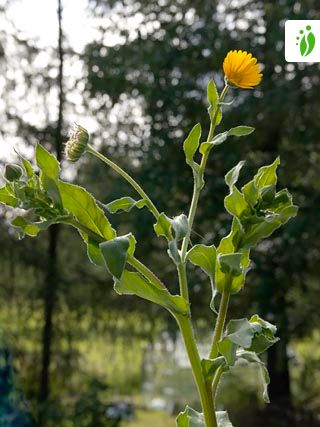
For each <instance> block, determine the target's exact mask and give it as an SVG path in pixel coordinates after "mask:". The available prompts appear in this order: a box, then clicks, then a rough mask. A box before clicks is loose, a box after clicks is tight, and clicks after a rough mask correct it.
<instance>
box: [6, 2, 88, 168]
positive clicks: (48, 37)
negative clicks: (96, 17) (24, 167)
mask: <svg viewBox="0 0 320 427" xmlns="http://www.w3.org/2000/svg"><path fill="white" fill-rule="evenodd" d="M62 3H63V31H64V34H65V36H66V38H67V39H68V44H69V45H70V46H71V47H72V48H73V49H74V50H76V51H78V52H80V51H81V50H82V49H83V47H84V46H85V45H86V44H87V43H88V42H89V41H90V40H92V39H93V38H94V36H95V30H94V25H93V22H92V20H93V18H91V17H90V16H89V14H88V12H87V6H88V0H63V2H62ZM4 4H5V1H4V0H0V7H1V6H4ZM6 18H7V19H8V20H9V21H11V22H12V24H13V27H12V26H11V25H8V23H4V24H6V25H2V28H1V29H2V30H4V31H5V32H7V34H10V33H11V32H15V31H16V30H18V31H19V32H21V33H23V34H25V35H26V37H27V39H29V40H30V39H31V40H34V43H35V45H36V46H38V47H40V48H42V49H43V51H44V54H43V56H42V57H41V56H40V55H39V56H38V57H37V59H36V60H35V61H34V64H33V65H34V66H35V67H38V68H39V69H41V67H43V66H45V65H46V63H47V61H48V55H46V54H45V52H46V49H47V48H50V47H54V48H56V46H57V39H58V22H57V0H11V1H10V2H9V5H8V6H7V8H6ZM10 60H12V61H14V60H19V58H10ZM72 67H73V72H75V71H76V68H75V64H72ZM54 68H55V67H53V70H52V73H54V72H56V71H54ZM66 70H67V71H68V64H66ZM77 71H78V72H81V70H80V69H79V67H78V70H77ZM5 78H6V76H2V80H1V77H0V93H1V83H2V82H4V80H5ZM14 78H15V83H16V85H15V89H14V93H15V94H16V95H17V96H18V95H19V94H18V92H19V90H20V91H21V90H22V87H20V89H19V76H18V75H17V76H16V75H15V77H14ZM12 96H14V94H12ZM20 96H21V93H20ZM50 97H51V101H49V103H50V104H52V108H51V109H52V112H53V114H55V113H56V109H57V108H56V107H57V105H56V99H55V98H57V93H56V92H53V93H52V96H51V95H49V99H50ZM35 99H36V96H35V94H34V93H32V91H31V90H30V93H29V96H26V97H25V98H23V99H22V100H19V109H20V110H21V111H23V109H24V110H25V113H24V116H23V118H24V120H25V119H26V120H27V121H29V122H30V123H32V121H33V120H35V121H37V120H40V117H41V118H42V119H43V120H45V117H44V114H45V113H44V112H43V111H41V110H43V108H42V109H41V106H40V107H39V105H38V104H37V103H36V101H35ZM50 106H51V105H50ZM3 107H4V103H3ZM34 109H37V110H38V116H36V115H35V113H34ZM0 111H1V100H0ZM32 119H33V120H32ZM17 145H19V149H21V150H22V151H25V150H24V148H26V147H21V144H19V138H18V137H12V138H8V137H7V138H6V140H5V141H4V139H3V137H2V135H1V133H0V157H1V159H2V160H3V159H6V160H12V159H14V158H16V155H15V153H14V150H13V147H17ZM27 152H28V150H26V152H25V154H27Z"/></svg>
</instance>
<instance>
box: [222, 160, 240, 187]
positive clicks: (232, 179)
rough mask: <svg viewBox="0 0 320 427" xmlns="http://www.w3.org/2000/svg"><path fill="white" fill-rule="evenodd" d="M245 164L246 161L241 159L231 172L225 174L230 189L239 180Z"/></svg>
mask: <svg viewBox="0 0 320 427" xmlns="http://www.w3.org/2000/svg"><path fill="white" fill-rule="evenodd" d="M244 164H245V161H244V160H241V161H240V162H239V163H238V164H237V165H236V166H235V167H233V168H232V169H230V170H229V172H228V173H227V174H226V175H225V177H224V179H225V181H226V184H227V186H228V187H229V189H230V190H232V187H233V186H234V185H235V183H236V182H237V181H238V178H239V174H240V171H241V169H242V167H243V165H244Z"/></svg>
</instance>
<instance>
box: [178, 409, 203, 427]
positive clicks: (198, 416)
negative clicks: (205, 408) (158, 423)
mask: <svg viewBox="0 0 320 427" xmlns="http://www.w3.org/2000/svg"><path fill="white" fill-rule="evenodd" d="M176 421H177V426H178V427H205V422H204V417H203V414H202V413H199V412H197V411H195V410H194V409H192V408H190V406H186V409H185V410H184V411H183V412H180V414H179V415H178V417H177V420H176Z"/></svg>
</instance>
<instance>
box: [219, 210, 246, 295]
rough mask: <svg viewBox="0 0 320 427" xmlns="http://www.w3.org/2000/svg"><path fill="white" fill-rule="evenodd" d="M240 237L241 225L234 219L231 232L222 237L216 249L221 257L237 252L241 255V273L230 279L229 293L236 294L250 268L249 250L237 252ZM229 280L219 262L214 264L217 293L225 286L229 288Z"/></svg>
mask: <svg viewBox="0 0 320 427" xmlns="http://www.w3.org/2000/svg"><path fill="white" fill-rule="evenodd" d="M241 236H242V230H241V225H240V223H239V220H238V219H237V218H236V217H234V218H233V221H232V228H231V232H230V233H229V234H228V236H226V237H224V238H223V239H222V240H221V242H220V244H219V246H218V248H217V254H219V255H220V256H221V255H224V254H225V255H228V254H234V253H237V252H241V253H242V258H241V269H242V273H241V274H240V275H239V276H234V277H231V288H230V292H231V293H237V292H239V290H240V289H241V288H242V287H243V285H244V281H245V276H246V273H247V272H248V270H249V266H250V258H249V255H250V251H249V250H243V249H241V250H240V251H238V247H239V241H240V239H241ZM229 280H230V275H229V274H226V273H224V272H223V271H222V270H221V266H220V262H217V263H216V274H215V285H216V288H217V291H218V292H223V291H224V289H225V286H227V285H228V287H229V286H230V283H229V282H228V281H229Z"/></svg>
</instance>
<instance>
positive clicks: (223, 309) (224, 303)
mask: <svg viewBox="0 0 320 427" xmlns="http://www.w3.org/2000/svg"><path fill="white" fill-rule="evenodd" d="M229 298H230V292H229V291H224V292H223V294H222V297H221V301H220V306H219V313H218V317H217V322H216V326H215V329H214V334H213V339H212V347H211V352H210V356H209V358H210V359H215V358H216V357H217V356H218V353H219V351H218V342H219V341H220V339H221V335H222V332H223V328H224V324H225V321H226V316H227V310H228V304H229Z"/></svg>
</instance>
